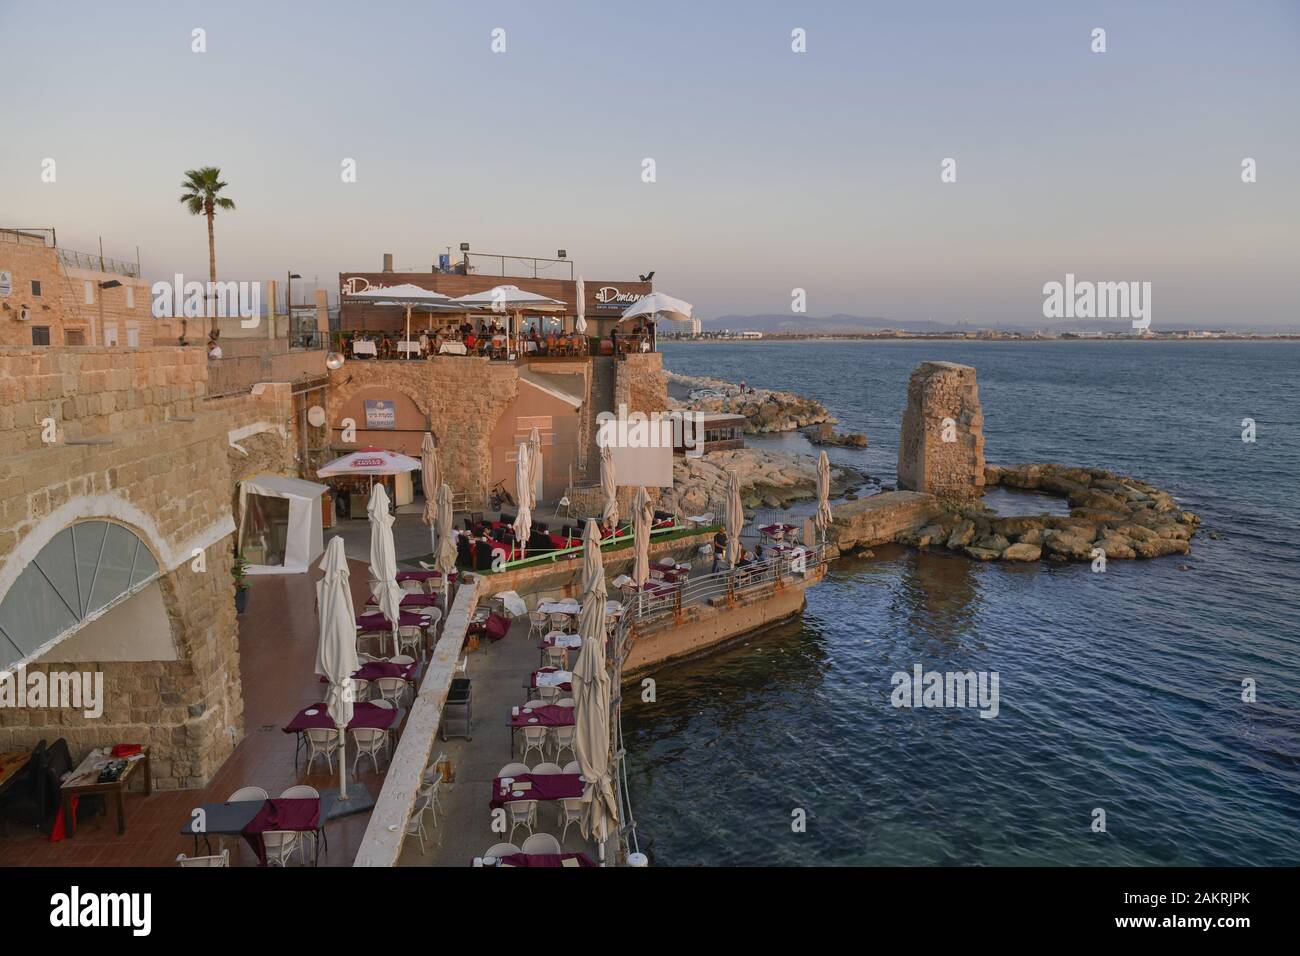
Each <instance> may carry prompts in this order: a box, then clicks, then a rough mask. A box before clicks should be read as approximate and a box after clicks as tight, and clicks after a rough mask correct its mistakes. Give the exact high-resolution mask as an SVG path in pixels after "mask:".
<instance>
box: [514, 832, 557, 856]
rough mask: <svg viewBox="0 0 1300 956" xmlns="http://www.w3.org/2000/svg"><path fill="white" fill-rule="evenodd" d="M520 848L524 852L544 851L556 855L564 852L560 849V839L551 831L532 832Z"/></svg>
mask: <svg viewBox="0 0 1300 956" xmlns="http://www.w3.org/2000/svg"><path fill="white" fill-rule="evenodd" d="M519 849H520V851H522V852H524V853H543V854H553V855H556V856H558V855H559V854H560V853H561V852H562V851H561V850H560V841H559V840H557V839H555V837H553V836H551V835H550V834H549V833H534V834H532V835H531V836H529V838H528V839H527V840H525V841H524V843H523V846H521V847H520V848H519Z"/></svg>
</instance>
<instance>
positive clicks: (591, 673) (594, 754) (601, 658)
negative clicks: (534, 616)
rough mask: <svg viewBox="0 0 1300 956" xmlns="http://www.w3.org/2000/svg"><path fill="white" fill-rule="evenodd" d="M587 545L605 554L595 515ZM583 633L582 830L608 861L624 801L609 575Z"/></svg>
mask: <svg viewBox="0 0 1300 956" xmlns="http://www.w3.org/2000/svg"><path fill="white" fill-rule="evenodd" d="M585 537H586V550H587V551H588V552H594V554H595V555H596V560H597V562H599V560H600V542H599V540H598V539H597V537H596V528H595V522H594V521H588V523H587V533H586V536H585ZM578 633H579V634H580V635H581V636H582V650H581V651H579V652H578V660H577V662H576V663H575V664H574V665H573V675H572V677H571V678H570V679H571V681H572V685H573V705H574V711H573V718H574V738H573V750H574V754H575V755H576V756H577V758H578V766H579V768H580V769H581V771H582V776H583V777H584V778H585V779H586V781H587V787H586V790H585V791H584V792H583V794H582V802H583V810H582V821H581V827H582V834H583V836H590V837H591V838H592V839H595V840H597V841H598V843H599V845H600V856H601V860H602V862H603V860H604V854H605V847H604V841H605V837H606V836H608V833H609V821H610V820H611V819H612V820H615V821H617V819H618V802H617V800H616V799H615V797H614V788H613V785H612V783H611V781H610V760H609V739H610V738H609V731H610V728H609V701H610V681H609V674H608V673H607V672H606V670H605V577H604V574H603V573H602V574H599V575H596V576H595V577H593V578H592V579H591V580H590V583H589V586H588V587H587V589H586V593H585V594H584V595H583V599H582V612H581V613H580V614H579V615H578Z"/></svg>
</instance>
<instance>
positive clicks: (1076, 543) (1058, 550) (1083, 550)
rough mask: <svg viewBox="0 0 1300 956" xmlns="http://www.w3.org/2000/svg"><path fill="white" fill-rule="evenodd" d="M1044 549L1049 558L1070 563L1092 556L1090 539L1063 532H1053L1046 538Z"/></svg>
mask: <svg viewBox="0 0 1300 956" xmlns="http://www.w3.org/2000/svg"><path fill="white" fill-rule="evenodd" d="M1045 547H1046V548H1047V553H1048V556H1049V557H1060V558H1062V559H1065V560H1071V561H1083V560H1086V559H1087V558H1089V557H1091V554H1092V540H1091V539H1089V538H1082V537H1079V536H1078V535H1075V534H1071V533H1070V532H1068V531H1064V530H1059V531H1053V532H1052V534H1051V536H1050V537H1048V538H1047V541H1046V544H1045Z"/></svg>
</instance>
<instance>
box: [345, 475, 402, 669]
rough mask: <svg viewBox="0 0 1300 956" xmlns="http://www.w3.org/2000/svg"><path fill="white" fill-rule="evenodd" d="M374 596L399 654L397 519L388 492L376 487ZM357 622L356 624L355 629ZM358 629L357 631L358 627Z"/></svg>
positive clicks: (372, 537) (372, 505)
mask: <svg viewBox="0 0 1300 956" xmlns="http://www.w3.org/2000/svg"><path fill="white" fill-rule="evenodd" d="M368 513H369V515H370V596H371V597H373V598H374V599H375V603H376V604H378V605H379V609H380V610H381V611H382V612H383V614H384V617H386V618H388V620H389V622H390V623H391V624H392V626H393V651H394V653H396V651H397V626H398V622H399V621H400V620H401V617H402V586H401V585H400V584H398V583H397V554H396V548H395V547H394V546H393V516H392V515H391V514H389V513H388V492H387V491H386V490H385V489H384V486H383V485H376V486H375V490H374V492H372V493H371V495H370V507H369V510H368ZM355 623H356V622H355V621H354V622H353V624H354V626H355ZM354 629H355V627H354Z"/></svg>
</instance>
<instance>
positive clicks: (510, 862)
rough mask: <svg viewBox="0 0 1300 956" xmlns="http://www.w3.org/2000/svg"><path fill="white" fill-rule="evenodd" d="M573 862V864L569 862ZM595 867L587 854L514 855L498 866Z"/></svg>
mask: <svg viewBox="0 0 1300 956" xmlns="http://www.w3.org/2000/svg"><path fill="white" fill-rule="evenodd" d="M568 861H573V862H568ZM574 865H576V866H595V865H596V864H595V863H593V862H591V857H589V856H587V854H585V853H512V854H510V855H509V856H503V857H502V858H501V859H500V860H498V861H497V866H574Z"/></svg>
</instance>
